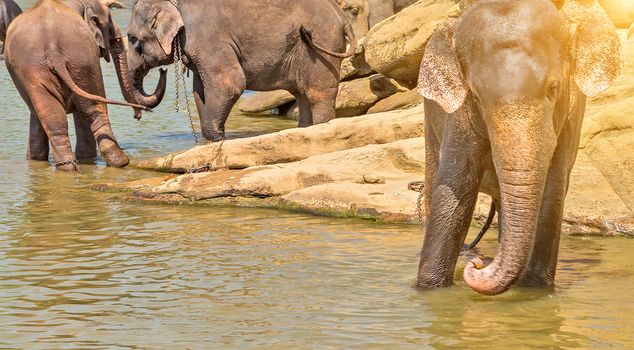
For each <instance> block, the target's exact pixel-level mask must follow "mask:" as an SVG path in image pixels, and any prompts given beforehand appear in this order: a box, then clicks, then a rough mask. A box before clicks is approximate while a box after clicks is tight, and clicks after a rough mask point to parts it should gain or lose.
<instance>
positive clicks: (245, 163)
mask: <svg viewBox="0 0 634 350" xmlns="http://www.w3.org/2000/svg"><path fill="white" fill-rule="evenodd" d="M423 115H424V111H423V106H419V107H416V108H413V109H410V110H404V111H398V112H387V113H380V114H374V115H372V116H371V117H365V116H364V117H355V118H344V119H335V120H331V121H330V122H328V123H325V124H320V125H314V126H311V127H308V128H296V129H288V130H283V131H280V132H277V133H273V134H267V135H262V136H257V137H250V138H244V139H235V140H227V141H223V142H217V143H212V144H209V145H205V146H197V147H194V148H192V149H190V150H187V151H182V152H177V153H172V154H169V155H167V156H164V157H159V158H154V159H149V160H143V161H139V162H133V164H132V165H133V166H136V167H137V168H142V169H148V170H156V171H165V172H174V173H183V172H186V171H191V170H193V169H197V170H217V169H225V168H226V169H244V168H248V167H251V166H257V165H267V164H277V163H288V162H294V161H298V160H302V159H305V158H308V157H310V156H314V155H318V154H324V153H329V152H335V151H340V150H345V149H351V148H356V147H362V146H365V145H370V144H384V143H389V142H394V141H396V140H402V139H408V138H412V137H419V136H422V135H423V130H424V127H423V119H424V116H423Z"/></svg>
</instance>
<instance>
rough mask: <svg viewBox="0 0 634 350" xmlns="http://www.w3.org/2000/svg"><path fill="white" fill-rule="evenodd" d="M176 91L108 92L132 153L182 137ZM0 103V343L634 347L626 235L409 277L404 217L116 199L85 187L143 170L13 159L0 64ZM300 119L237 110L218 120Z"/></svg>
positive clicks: (185, 129) (152, 150) (19, 144)
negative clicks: (446, 276) (526, 285)
mask: <svg viewBox="0 0 634 350" xmlns="http://www.w3.org/2000/svg"><path fill="white" fill-rule="evenodd" d="M31 3H32V1H31ZM126 4H127V5H131V1H126ZM20 5H21V6H23V7H27V6H26V4H25V2H24V1H22V2H20ZM127 11H129V10H126V11H116V12H115V13H114V16H115V17H116V18H117V20H118V21H119V23H127V19H126V17H127V16H128V12H127ZM124 30H125V29H124ZM104 71H105V76H106V85H107V86H108V88H109V96H113V97H116V96H120V95H119V94H120V93H119V92H118V91H117V89H118V88H117V86H116V77H115V73H114V71H113V70H112V67H107V68H106V67H105V64H104ZM148 80H150V79H148ZM173 96H174V93H173V91H168V95H167V96H166V101H165V102H164V103H163V104H162V105H161V106H159V107H158V108H157V109H156V110H155V112H154V113H147V114H146V115H145V116H144V119H143V120H142V121H141V122H136V121H134V120H133V119H132V114H131V111H129V110H128V109H125V108H119V107H111V108H110V112H111V120H112V123H113V128H114V129H115V133H116V135H117V137H118V139H119V141H120V143H121V144H122V146H123V147H124V148H125V149H126V152H128V153H129V154H130V155H131V156H132V157H133V158H141V157H150V156H156V155H160V154H164V153H167V152H170V151H174V150H179V149H185V148H189V147H191V146H192V138H191V135H190V131H189V126H188V121H187V119H186V116H184V115H183V114H176V113H174V112H173V111H172V108H171V102H170V101H173ZM0 101H2V102H3V108H2V110H0V118H2V124H3V125H2V130H1V131H0V145H1V146H0V348H17V349H22V348H29V349H38V348H41V349H50V348H62V347H64V348H91V349H92V348H112V349H118V348H159V349H164V348H177V349H180V348H198V349H200V348H203V349H207V348H223V349H224V348H257V349H260V348H269V349H285V348H288V349H304V348H315V347H320V348H336V349H342V348H345V349H348V348H358V349H386V348H389V349H421V348H422V349H588V348H617V349H619V348H620V349H632V348H634V329H633V328H634V307H633V306H632V304H631V302H630V298H631V293H630V290H631V288H632V285H634V259H633V258H632V254H631V252H632V250H634V241H632V240H626V239H605V240H601V239H583V238H565V239H563V240H562V248H561V263H560V265H559V272H558V276H557V285H558V287H557V290H556V292H555V293H550V294H544V293H543V292H536V291H531V290H517V289H515V290H512V291H511V292H510V293H508V294H506V295H503V296H500V297H495V298H487V297H482V296H478V295H476V294H474V293H473V292H471V291H470V290H469V289H467V288H466V287H465V286H464V285H463V284H462V283H459V284H458V285H457V286H456V287H453V288H448V289H443V290H435V291H426V292H422V291H418V290H416V289H414V288H412V286H413V285H414V276H415V274H416V267H417V266H416V265H417V263H418V256H417V253H418V249H419V248H420V246H421V237H420V233H419V232H418V229H417V228H416V227H415V226H390V225H379V224H374V223H371V222H366V221H362V220H348V219H328V218H317V217H311V216H305V215H298V214H292V213H286V212H280V211H273V210H256V209H240V208H223V207H198V206H168V205H154V204H153V205H150V204H137V203H127V202H122V201H120V200H118V199H117V198H116V195H113V194H104V193H96V192H92V191H90V190H89V189H88V187H89V186H90V185H92V184H94V183H99V182H107V181H122V180H126V179H132V178H139V177H145V176H152V174H151V173H145V172H140V171H135V170H131V169H109V168H105V167H104V166H103V163H102V162H100V161H99V162H98V165H96V166H95V165H83V166H82V172H81V173H80V174H67V173H58V172H55V171H54V170H53V169H52V167H51V166H50V165H49V164H46V163H40V162H26V161H25V160H24V153H25V145H26V136H27V129H28V126H27V121H28V118H27V116H28V115H27V112H26V111H25V109H24V108H25V107H24V104H23V102H22V101H21V99H20V98H19V96H18V95H17V92H16V91H15V89H14V88H13V85H12V83H11V81H10V79H9V77H8V74H7V73H6V70H5V69H4V68H0ZM295 123H296V122H294V121H286V120H281V119H275V118H262V117H248V116H240V115H234V116H232V117H231V118H230V119H229V122H228V125H227V130H228V131H229V132H230V134H229V135H230V137H239V136H246V135H250V134H252V133H263V132H270V131H275V130H280V129H284V128H288V127H291V126H293V125H294V124H295ZM412 205H413V203H412ZM495 236H496V235H495V234H490V235H489V238H490V240H488V241H484V242H482V243H481V248H482V253H483V254H486V255H489V256H490V255H492V254H493V253H494V251H495V247H496V243H495V238H494V237H495ZM465 263H466V258H462V259H461V264H462V265H463V266H464V264H465ZM460 273H461V272H460V270H457V277H458V278H457V280H460V279H461V278H460Z"/></svg>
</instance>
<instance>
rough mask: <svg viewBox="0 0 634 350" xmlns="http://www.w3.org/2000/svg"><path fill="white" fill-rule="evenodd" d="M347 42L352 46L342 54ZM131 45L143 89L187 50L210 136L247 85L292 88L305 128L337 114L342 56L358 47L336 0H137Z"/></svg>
mask: <svg viewBox="0 0 634 350" xmlns="http://www.w3.org/2000/svg"><path fill="white" fill-rule="evenodd" d="M302 28H305V30H307V31H308V32H312V41H311V39H310V36H311V35H310V34H309V33H307V32H306V31H304V33H303V34H301V32H302ZM179 34H180V35H179ZM346 39H347V40H348V41H349V42H350V44H351V45H350V48H349V49H348V51H347V52H345V53H340V52H343V51H346ZM128 42H129V45H130V48H131V49H130V53H129V55H128V59H129V66H130V69H131V71H130V74H131V76H132V77H134V80H135V86H136V87H137V88H139V89H141V87H142V86H143V78H144V77H145V75H146V74H147V72H148V70H149V69H150V68H153V67H157V66H162V65H168V64H171V63H173V62H174V51H175V49H176V46H175V44H176V43H178V44H179V45H180V46H181V47H182V48H183V53H184V58H185V61H186V65H187V67H188V68H189V69H190V70H191V71H192V72H193V75H194V97H195V100H196V106H197V107H198V113H199V115H200V124H201V128H202V133H203V136H204V137H205V138H206V139H207V140H211V141H220V140H223V139H224V138H225V121H226V119H227V117H228V116H229V112H230V111H231V108H232V107H233V105H234V104H235V103H236V101H237V100H238V98H239V97H240V95H241V94H242V92H243V91H244V90H245V89H250V90H257V91H269V90H277V89H282V90H287V91H289V92H290V93H292V94H293V95H294V96H295V97H296V98H297V102H298V104H299V114H300V115H299V126H300V127H305V126H310V125H313V124H319V123H324V122H327V121H329V120H331V119H333V118H334V117H335V99H336V97H337V92H338V85H339V67H340V64H341V59H342V58H343V57H347V56H350V55H352V54H353V53H354V50H356V39H354V34H353V32H352V28H351V27H350V24H349V23H348V21H347V20H346V19H345V16H344V14H343V13H342V12H341V9H340V8H339V7H337V4H336V3H335V2H334V1H332V0H260V1H257V2H253V1H251V0H233V1H226V0H197V1H193V0H181V1H179V4H178V8H177V7H176V6H175V5H174V4H173V3H171V2H169V1H166V0H140V1H139V2H137V3H136V4H135V5H134V9H133V11H132V20H131V22H130V26H129V30H128ZM317 46H319V47H321V48H322V49H319V48H317ZM324 48H326V49H324ZM325 51H329V53H325ZM335 56H339V57H335ZM142 103H143V102H142Z"/></svg>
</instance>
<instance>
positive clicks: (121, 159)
mask: <svg viewBox="0 0 634 350" xmlns="http://www.w3.org/2000/svg"><path fill="white" fill-rule="evenodd" d="M101 155H102V156H103V158H104V160H105V161H106V165H107V166H109V167H115V168H123V167H125V166H126V165H128V164H130V158H128V156H127V155H126V154H125V153H124V152H123V151H122V150H121V149H120V148H119V147H118V146H116V145H112V146H110V147H108V148H107V149H102V150H101Z"/></svg>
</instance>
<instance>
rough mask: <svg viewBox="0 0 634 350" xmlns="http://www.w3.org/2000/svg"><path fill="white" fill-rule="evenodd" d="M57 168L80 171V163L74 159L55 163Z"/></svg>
mask: <svg viewBox="0 0 634 350" xmlns="http://www.w3.org/2000/svg"><path fill="white" fill-rule="evenodd" d="M55 169H57V170H60V171H79V165H78V164H77V160H75V159H72V160H67V161H62V162H57V163H55Z"/></svg>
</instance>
